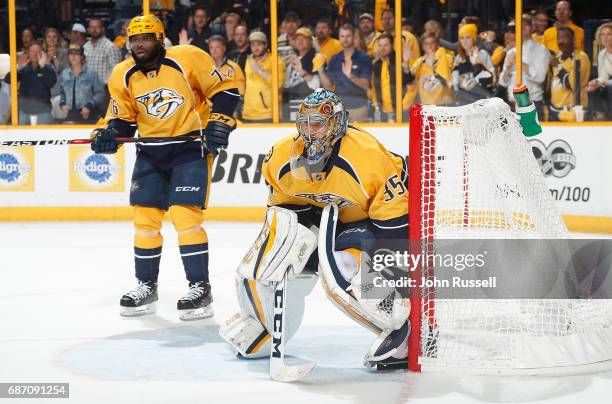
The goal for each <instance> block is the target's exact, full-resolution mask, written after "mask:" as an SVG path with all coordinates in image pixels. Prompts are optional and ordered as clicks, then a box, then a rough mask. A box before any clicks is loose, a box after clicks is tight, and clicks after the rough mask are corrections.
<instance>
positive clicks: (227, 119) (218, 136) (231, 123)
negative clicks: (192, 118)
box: [204, 112, 236, 156]
mask: <svg viewBox="0 0 612 404" xmlns="http://www.w3.org/2000/svg"><path fill="white" fill-rule="evenodd" d="M234 128H236V120H235V119H234V118H232V117H231V116H228V115H225V114H220V113H217V112H213V113H211V114H210V115H209V116H208V123H207V124H206V129H204V136H206V147H207V148H208V151H209V152H210V153H212V154H213V155H215V156H216V155H217V154H219V149H225V148H226V147H227V145H228V144H229V135H230V132H231V131H233V130H234Z"/></svg>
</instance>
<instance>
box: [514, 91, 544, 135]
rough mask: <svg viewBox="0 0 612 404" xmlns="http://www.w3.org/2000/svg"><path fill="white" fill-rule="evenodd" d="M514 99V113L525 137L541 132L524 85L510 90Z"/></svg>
mask: <svg viewBox="0 0 612 404" xmlns="http://www.w3.org/2000/svg"><path fill="white" fill-rule="evenodd" d="M512 93H513V94H514V99H515V100H516V113H517V114H518V116H519V118H520V122H521V127H522V128H523V134H524V135H525V136H527V137H531V136H535V135H539V134H540V133H542V127H541V126H540V121H538V112H537V111H536V107H535V105H534V103H533V102H531V100H530V99H529V90H527V86H526V85H522V86H520V87H515V88H514V90H512Z"/></svg>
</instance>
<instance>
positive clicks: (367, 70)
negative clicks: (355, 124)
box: [319, 24, 372, 122]
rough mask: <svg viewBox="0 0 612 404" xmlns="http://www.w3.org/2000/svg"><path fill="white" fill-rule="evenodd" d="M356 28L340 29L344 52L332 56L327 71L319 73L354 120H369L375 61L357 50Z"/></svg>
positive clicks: (347, 25) (348, 26) (344, 26)
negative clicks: (355, 43)
mask: <svg viewBox="0 0 612 404" xmlns="http://www.w3.org/2000/svg"><path fill="white" fill-rule="evenodd" d="M354 35H355V27H353V26H352V25H350V24H344V25H343V26H342V27H340V33H339V37H340V43H341V44H342V52H340V53H337V54H335V55H334V56H332V58H331V60H330V61H329V63H328V64H327V68H326V69H321V70H319V77H320V78H321V84H322V85H323V87H325V88H326V89H328V90H331V91H334V92H335V93H336V94H338V96H340V98H342V103H343V104H344V106H345V107H346V109H347V110H348V111H349V114H350V116H351V118H352V119H353V120H356V121H360V122H365V121H367V120H368V93H367V92H368V89H369V88H370V79H371V78H372V60H371V59H370V57H369V56H368V55H367V54H366V53H365V52H362V51H360V50H359V49H355V46H354V42H353V37H354Z"/></svg>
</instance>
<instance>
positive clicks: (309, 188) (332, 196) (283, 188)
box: [262, 126, 408, 238]
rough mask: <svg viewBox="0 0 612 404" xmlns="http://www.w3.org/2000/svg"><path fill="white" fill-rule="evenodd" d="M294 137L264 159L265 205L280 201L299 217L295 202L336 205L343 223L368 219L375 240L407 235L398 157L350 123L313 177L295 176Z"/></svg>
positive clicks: (401, 163)
mask: <svg viewBox="0 0 612 404" xmlns="http://www.w3.org/2000/svg"><path fill="white" fill-rule="evenodd" d="M295 136H298V135H295ZM294 139H295V137H294V136H291V137H287V138H284V139H282V140H280V141H279V142H278V143H276V144H275V145H274V146H273V147H272V148H271V149H270V151H269V152H268V155H267V156H266V158H265V160H264V165H263V168H262V170H263V175H264V178H265V180H266V183H267V185H268V186H269V189H270V194H269V197H268V206H277V205H283V206H285V207H289V208H290V209H292V210H295V211H296V212H298V215H299V212H300V206H304V207H305V206H306V205H313V206H317V207H324V206H325V205H327V204H329V203H336V204H337V205H338V207H339V208H340V212H339V220H340V222H342V223H352V222H356V221H360V220H365V219H369V220H370V221H371V224H372V225H373V230H374V231H375V234H377V238H378V237H382V235H384V237H388V238H392V237H393V238H399V237H401V238H407V237H408V191H407V187H406V184H407V174H406V171H407V170H406V166H405V162H404V159H403V158H402V157H400V156H398V155H395V154H394V153H391V152H389V151H388V150H386V149H385V147H384V146H383V145H381V144H380V143H379V142H378V140H376V138H374V136H372V135H371V134H369V133H367V132H365V131H364V130H361V129H358V128H356V127H353V126H349V128H348V129H347V131H346V134H345V135H344V136H343V137H342V138H341V139H340V140H339V141H338V142H337V143H336V144H335V146H334V148H333V151H332V153H331V155H330V158H329V160H328V162H327V164H326V166H325V169H324V170H323V172H322V173H320V174H317V175H315V176H314V178H312V180H307V179H298V178H296V177H295V176H293V174H292V173H291V168H290V151H291V146H292V144H293V140H294ZM296 205H297V206H296Z"/></svg>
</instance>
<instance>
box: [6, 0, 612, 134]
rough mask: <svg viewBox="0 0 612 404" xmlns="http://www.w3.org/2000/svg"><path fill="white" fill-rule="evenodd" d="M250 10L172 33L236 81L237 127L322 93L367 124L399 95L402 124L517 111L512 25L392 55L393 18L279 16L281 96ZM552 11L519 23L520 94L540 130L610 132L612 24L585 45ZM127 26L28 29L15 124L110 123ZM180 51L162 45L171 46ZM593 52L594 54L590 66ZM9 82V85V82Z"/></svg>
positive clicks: (288, 113)
mask: <svg viewBox="0 0 612 404" xmlns="http://www.w3.org/2000/svg"><path fill="white" fill-rule="evenodd" d="M254 3H257V2H252V1H251V2H244V1H243V2H239V1H236V2H229V3H228V5H227V7H226V8H220V9H219V8H211V7H210V6H209V5H205V4H198V5H195V6H194V7H193V8H192V10H191V13H190V15H189V16H188V18H187V20H186V21H185V22H184V23H183V24H179V26H176V24H175V26H168V27H167V32H169V35H168V36H169V37H171V38H173V39H174V44H175V45H176V44H190V45H194V46H197V47H199V48H201V49H203V50H205V51H207V52H209V53H210V54H211V56H212V58H213V60H214V61H215V64H216V66H217V68H218V70H219V71H220V72H222V74H224V75H225V76H227V77H232V78H233V79H235V80H236V82H237V84H238V86H239V90H240V93H241V95H242V102H241V104H240V107H239V109H238V111H237V113H236V115H237V118H239V119H241V120H242V121H244V122H250V123H256V122H271V121H272V117H273V99H274V97H273V95H274V92H275V91H278V99H279V102H280V105H279V111H280V118H281V121H283V122H289V121H292V120H294V119H295V113H296V111H297V108H298V107H299V103H300V101H301V100H302V99H303V98H304V97H305V96H306V95H307V94H308V93H309V92H310V91H312V90H313V89H316V88H318V87H325V88H328V89H330V90H333V91H335V92H336V93H338V94H339V95H340V97H341V98H342V100H343V102H344V104H345V107H346V108H347V109H348V110H349V113H350V116H351V118H352V119H353V120H356V121H362V122H366V121H376V122H395V120H396V115H397V110H396V101H395V98H396V88H397V86H401V94H402V100H401V105H402V114H403V116H404V119H407V110H408V108H409V106H410V105H412V104H414V103H417V102H420V103H424V104H437V105H448V106H455V105H464V104H467V103H471V102H474V101H476V100H478V99H481V98H488V97H494V96H497V97H501V98H503V99H504V100H506V101H507V102H508V103H509V104H511V105H512V106H513V107H514V105H513V104H514V99H513V96H512V89H513V87H514V84H515V81H516V73H515V71H516V66H515V55H516V42H517V38H516V34H515V31H516V26H515V23H514V21H505V23H504V24H503V25H502V28H501V29H500V30H497V31H495V30H490V29H488V27H483V26H481V23H480V19H479V18H478V17H477V16H464V17H463V19H462V20H461V22H460V23H459V24H458V26H457V27H456V29H457V32H456V35H452V36H451V35H450V34H449V33H448V32H445V31H444V30H443V25H442V24H441V22H440V21H438V20H435V19H431V20H428V21H425V22H424V23H423V24H422V26H416V25H415V24H412V23H410V22H409V21H405V22H406V23H405V24H403V26H402V29H401V39H400V41H399V42H400V43H401V46H400V47H396V46H395V12H394V10H393V9H392V8H388V7H387V6H385V8H383V9H378V10H361V11H360V12H359V14H355V15H354V16H352V17H350V18H346V16H344V17H343V16H342V15H341V16H340V17H339V18H338V16H337V15H329V14H326V15H320V16H319V18H314V17H316V16H313V13H312V12H313V10H308V11H307V12H306V11H303V12H302V11H300V10H299V9H297V10H282V9H281V10H279V14H280V17H281V19H280V21H279V26H278V35H279V36H278V38H277V45H278V47H277V49H276V51H277V52H278V56H279V57H278V58H276V60H277V61H278V69H277V71H278V80H277V83H278V88H273V85H272V83H273V80H272V75H273V69H272V65H273V62H274V60H275V58H274V57H272V53H271V52H272V49H271V41H270V29H269V23H270V21H269V19H267V18H264V17H262V15H265V14H263V13H262V10H263V8H264V7H263V4H264V3H265V2H261V3H262V5H261V6H260V7H257V5H256V4H254ZM332 3H334V2H332ZM335 3H338V2H337V1H336V2H335ZM340 3H342V2H340ZM376 3H380V2H379V1H377V2H376ZM391 3H393V2H391ZM248 4H250V5H251V9H249V8H248ZM338 4H339V3H338ZM550 6H551V9H552V10H554V11H553V12H552V13H551V12H547V11H546V10H532V11H529V12H527V13H526V14H525V15H523V17H522V54H523V66H522V71H523V76H522V82H523V84H525V85H527V87H528V88H529V92H530V95H531V99H532V100H533V101H534V103H535V105H536V108H537V110H538V114H539V117H540V119H541V120H551V121H576V120H583V119H584V120H612V22H607V23H606V22H604V23H603V24H601V25H600V26H599V28H598V29H597V32H596V34H595V41H594V42H593V43H590V44H585V33H584V31H583V29H582V28H581V27H579V26H578V25H576V24H575V23H574V21H573V20H572V5H571V3H570V2H569V1H566V0H561V1H557V2H556V3H554V4H553V2H552V0H551V4H550ZM315 11H316V10H315ZM302 13H304V15H301V14H302ZM345 14H346V13H345ZM254 16H259V17H258V18H259V19H254ZM128 21H129V20H125V21H120V22H117V23H116V24H114V26H115V27H117V28H115V30H114V32H115V35H113V36H111V37H110V38H107V36H106V28H108V27H105V23H104V21H103V20H102V19H100V18H95V17H94V18H91V19H88V20H87V21H86V23H85V21H81V22H75V23H74V24H72V26H71V28H70V31H69V32H61V31H60V30H58V29H56V28H47V29H46V30H45V31H44V33H43V35H41V36H40V37H39V36H38V35H37V34H36V31H35V29H34V27H27V28H25V29H23V30H22V31H21V36H20V49H19V52H18V55H17V68H18V72H17V73H18V74H17V78H18V81H19V123H20V124H32V125H34V124H49V123H93V122H96V121H97V120H98V119H100V118H101V117H103V115H104V113H105V112H106V108H107V105H108V101H109V100H108V90H107V88H106V83H107V80H108V77H109V75H110V72H111V70H112V69H113V67H114V66H115V65H116V64H117V63H119V62H120V61H121V60H123V59H125V58H129V57H130V53H129V43H128V41H127V36H126V28H127V23H128ZM164 21H166V20H164ZM172 32H174V33H176V35H174V36H173V35H171V34H170V33H172ZM453 37H456V38H457V41H453V40H451V38H453ZM172 45H173V43H172V40H171V39H168V38H166V46H172ZM585 46H587V47H589V49H591V48H592V49H593V56H592V58H589V56H588V55H587V54H586V53H585ZM396 52H400V53H401V54H400V56H399V61H401V67H400V70H401V71H400V73H399V75H398V74H396V63H397V62H396V60H398V59H396ZM398 78H400V79H401V83H397V82H396V81H397V79H398ZM4 80H5V82H6V83H10V75H7V76H6V77H5V78H4Z"/></svg>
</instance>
